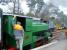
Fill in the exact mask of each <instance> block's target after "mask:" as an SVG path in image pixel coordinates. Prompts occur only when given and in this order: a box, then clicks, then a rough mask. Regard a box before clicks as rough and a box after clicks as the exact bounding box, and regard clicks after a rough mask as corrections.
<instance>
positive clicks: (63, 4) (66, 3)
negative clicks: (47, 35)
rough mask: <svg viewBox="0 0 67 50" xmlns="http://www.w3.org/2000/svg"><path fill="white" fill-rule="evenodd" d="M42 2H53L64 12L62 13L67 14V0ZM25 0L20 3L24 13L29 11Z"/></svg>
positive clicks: (45, 0)
mask: <svg viewBox="0 0 67 50" xmlns="http://www.w3.org/2000/svg"><path fill="white" fill-rule="evenodd" d="M44 2H45V3H46V4H48V3H49V2H51V3H53V4H54V5H55V6H57V7H58V8H59V9H60V10H61V11H63V12H64V14H66V15H67V0H44ZM26 4H27V3H26V1H25V0H23V3H21V5H22V6H21V7H22V9H23V11H24V12H25V13H28V12H29V8H28V6H27V5H26Z"/></svg>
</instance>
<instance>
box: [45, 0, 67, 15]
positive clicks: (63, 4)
mask: <svg viewBox="0 0 67 50" xmlns="http://www.w3.org/2000/svg"><path fill="white" fill-rule="evenodd" d="M44 1H46V2H47V3H49V2H51V3H52V4H54V5H55V6H57V7H59V9H60V10H61V11H63V12H64V14H66V15H67V0H44Z"/></svg>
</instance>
